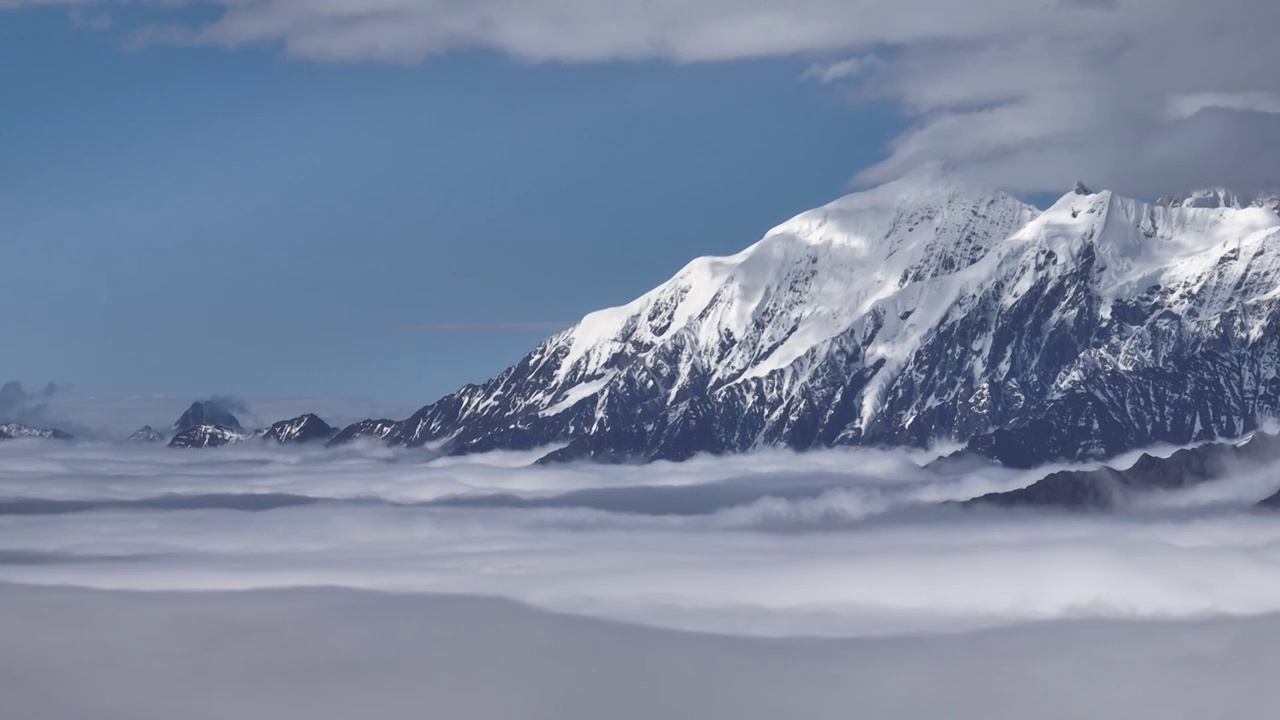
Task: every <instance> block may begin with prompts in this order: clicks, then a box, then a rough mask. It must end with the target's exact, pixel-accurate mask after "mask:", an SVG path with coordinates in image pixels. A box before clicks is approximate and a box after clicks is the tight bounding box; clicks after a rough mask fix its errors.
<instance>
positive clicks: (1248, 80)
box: [0, 0, 1280, 195]
mask: <svg viewBox="0 0 1280 720" xmlns="http://www.w3.org/2000/svg"><path fill="white" fill-rule="evenodd" d="M118 4H119V3H117V2H115V1H114V0H57V1H56V2H49V1H48V0H0V7H5V6H8V7H18V6H24V5H59V6H72V7H76V8H83V7H85V6H94V7H95V8H99V9H100V8H111V7H113V6H116V5H118ZM211 4H213V5H216V6H220V11H218V12H216V13H215V14H214V16H213V19H212V20H206V21H186V22H183V21H182V17H183V16H181V15H175V14H173V13H172V12H171V11H167V10H159V9H158V10H157V11H156V12H154V13H151V14H150V15H149V19H148V20H146V21H144V23H143V25H142V26H141V27H140V28H139V27H135V28H134V29H133V30H132V32H133V33H134V39H135V40H151V41H160V42H180V43H197V44H212V45H221V46H227V47H242V46H246V45H259V44H267V45H274V46H279V47H281V48H283V50H284V52H286V53H287V54H289V55H291V56H294V57H299V58H306V59H310V60H319V61H325V62H357V61H358V62H365V61H373V62H394V63H415V62H422V61H426V60H428V59H430V58H431V57H432V56H435V55H439V54H441V53H446V52H450V51H455V50H467V49H485V50H494V51H498V52H501V53H505V54H509V55H511V56H514V57H516V58H520V59H524V60H529V61H538V62H543V61H556V62H605V61H616V60H625V61H639V60H660V61H671V62H702V61H732V60H740V59H747V58H762V57H775V58H776V57H798V58H810V59H813V60H815V61H816V62H815V64H814V66H813V68H811V70H810V71H809V72H807V73H804V74H805V75H806V76H807V77H809V78H812V79H815V80H819V81H821V82H823V83H827V84H841V85H844V86H845V88H846V91H848V92H849V93H850V94H851V95H852V96H853V97H855V98H861V99H872V100H886V101H889V102H892V103H894V104H896V105H897V106H898V107H899V108H900V109H901V111H902V113H903V114H904V116H905V117H906V118H908V120H909V122H910V127H909V128H908V129H907V130H906V131H905V132H903V133H902V134H901V135H900V136H899V137H898V138H897V139H896V140H895V141H894V142H893V143H892V145H891V146H890V148H888V156H887V158H886V159H885V160H884V162H882V163H880V164H877V165H876V166H874V167H872V168H869V169H866V170H864V171H862V172H861V173H859V174H858V176H857V178H856V181H857V182H859V183H875V182H879V181H882V180H887V179H891V178H893V177H895V176H897V175H900V174H901V173H902V172H904V171H905V170H907V169H909V168H911V167H913V166H915V165H917V164H919V163H921V162H924V161H936V160H945V161H951V162H954V163H956V164H958V165H959V166H961V167H964V168H966V169H968V170H969V171H970V172H972V173H973V174H975V175H978V176H980V177H983V178H986V179H988V180H990V181H992V182H995V183H998V184H1001V185H1004V186H1006V187H1010V188H1013V189H1016V190H1025V191H1034V190H1061V189H1064V188H1068V187H1070V186H1071V184H1072V183H1073V182H1074V181H1075V180H1085V181H1086V182H1088V183H1090V184H1094V185H1098V186H1105V187H1111V188H1113V189H1117V190H1121V191H1124V192H1129V193H1135V194H1145V195H1157V194H1162V193H1169V192H1177V191H1181V190H1186V189H1190V188H1192V187H1199V186H1204V185H1208V184H1226V185H1231V186H1235V187H1237V188H1238V189H1240V190H1242V191H1248V190H1251V189H1255V188H1260V187H1267V186H1276V185H1280V170H1277V168H1280V147H1278V146H1277V145H1276V143H1274V142H1273V141H1272V139H1273V138H1274V137H1276V135H1277V131H1280V114H1278V111H1280V91H1278V90H1277V87H1276V83H1275V81H1274V74H1273V72H1272V69H1273V68H1275V67H1277V66H1278V65H1280V45H1278V44H1277V43H1275V42H1274V37H1275V35H1276V33H1277V31H1278V30H1280V5H1277V4H1275V3H1272V2H1266V1H1264V0H1223V2H1217V3H1204V2H1198V1H1197V0H1056V2H1055V1H1054V0H1043V1H1042V2H1023V1H1022V0H994V1H992V2H986V3H980V4H974V3H955V2H949V1H946V0H895V1H894V2H889V1H887V0H853V1H846V0H795V1H794V2H787V3H779V2H776V1H775V0H696V1H694V2H688V1H686V0H611V1H609V2H598V1H596V0H520V1H519V2H517V1H515V0H214V1H213V2H212V3H211ZM206 17H207V16H206ZM122 32H123V30H122Z"/></svg>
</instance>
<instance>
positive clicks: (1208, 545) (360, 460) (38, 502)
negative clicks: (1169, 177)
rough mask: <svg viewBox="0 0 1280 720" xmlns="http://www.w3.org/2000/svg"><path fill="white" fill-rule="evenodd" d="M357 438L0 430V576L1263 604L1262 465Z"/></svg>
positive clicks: (1005, 607) (748, 600)
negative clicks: (584, 458)
mask: <svg viewBox="0 0 1280 720" xmlns="http://www.w3.org/2000/svg"><path fill="white" fill-rule="evenodd" d="M536 456H537V455H536V454H535V453H507V454H493V455H486V456H478V457H467V458H453V457H438V456H435V455H433V454H432V453H430V452H428V451H404V450H392V449H387V448H382V447H375V446H367V445H365V446H351V447H346V448H338V449H324V448H304V449H299V448H279V447H269V446H265V445H257V444H246V445H241V446H233V447H229V448H221V449H216V450H188V451H182V450H173V449H169V448H164V447H154V446H132V447H130V446H121V445H112V444H95V443H78V444H61V443H50V442H47V441H38V440H31V441H9V442H6V443H4V444H3V445H0V582H9V583H22V584H42V585H74V586H83V587H90V588H98V589H116V590H148V591H159V590H166V591H190V590H250V589H262V588H285V587H298V586H310V587H343V588H353V589H362V590H374V591H393V592H410V593H465V594H477V595H486V596H492V597H499V598H506V599H510V600H514V601H519V602H522V603H528V604H531V605H534V606H536V607H539V608H544V609H548V610H553V611H559V612H568V613H575V614H583V615H591V616H596V617H600V618H608V619H614V620H625V621H632V622H639V623H643V624H647V625H652V626H659V627H665V628H677V629H684V630H698V631H711V632H723V633H732V634H738V635H755V636H778V635H810V636H831V637H841V636H870V635H886V634H897V633H904V632H920V631H934V630H964V629H971V628H975V627H990V626H995V625H1007V624H1012V623H1018V622H1025V621H1036V620H1053V619H1072V618H1112V619H1116V618H1130V619H1133V618H1159V619H1179V618H1182V619H1185V618H1201V617H1214V616H1246V615H1262V614H1266V613H1272V612H1280V572H1278V570H1280V518H1277V517H1276V516H1274V515H1271V514H1268V513H1266V512H1261V511H1256V510H1253V509H1251V507H1250V506H1251V505H1252V504H1253V503H1255V502H1256V501H1257V500H1259V499H1261V498H1263V497H1266V496H1267V495H1270V494H1271V493H1273V492H1274V491H1275V490H1276V488H1277V486H1280V479H1277V478H1276V477H1275V476H1274V474H1273V473H1272V472H1271V469H1270V468H1268V469H1266V470H1262V471H1256V472H1252V473H1248V474H1241V475H1240V476H1238V477H1233V478H1231V479H1228V480H1224V481H1219V482H1215V483H1210V484H1206V485H1203V486H1200V487H1197V488H1193V489H1190V490H1187V491H1181V492H1175V493H1163V494H1160V495H1150V496H1147V497H1146V498H1143V499H1142V500H1141V501H1140V502H1136V503H1134V504H1132V505H1131V506H1128V507H1126V508H1124V509H1122V510H1120V511H1116V512H1111V513H1105V514H1076V513H1069V512H1065V511H1051V510H1043V511H1033V510H1019V511H1011V510H1000V509H966V508H963V507H960V506H958V505H955V504H952V503H951V502H950V501H957V500H964V499H967V498H971V497H975V496H977V495H981V494H983V493H987V492H991V491H994V490H1004V489H1011V488H1015V487H1019V486H1023V485H1026V484H1028V483H1030V482H1032V481H1033V480H1035V479H1036V478H1037V477H1039V476H1040V475H1041V474H1043V473H1042V472H1040V473H1037V472H1021V471H1011V470H1006V469H1002V468H997V467H992V466H986V465H974V464H969V465H966V466H963V467H951V468H947V467H945V466H944V468H943V469H934V468H930V467H926V466H927V464H928V461H929V460H930V459H931V456H929V455H923V454H913V453H904V452H888V451H876V450H863V449H846V450H831V451H824V452H813V453H805V454H796V453H790V452H782V451H769V452H759V453H755V454H751V455H745V456H739V457H733V458H720V459H717V458H698V459H695V460H692V461H689V462H685V463H654V464H649V465H632V466H625V465H624V466H602V465H593V464H570V465H562V466H548V467H544V466H537V465H533V464H531V463H532V461H533V460H534V459H535V458H536Z"/></svg>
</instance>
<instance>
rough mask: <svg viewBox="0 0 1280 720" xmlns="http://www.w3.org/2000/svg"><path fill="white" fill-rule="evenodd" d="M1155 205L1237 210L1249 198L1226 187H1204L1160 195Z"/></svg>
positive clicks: (1246, 204)
mask: <svg viewBox="0 0 1280 720" xmlns="http://www.w3.org/2000/svg"><path fill="white" fill-rule="evenodd" d="M1156 205H1158V206H1160V207H1167V208H1232V209H1236V210H1239V209H1240V208H1244V207H1247V206H1248V205H1249V199H1248V198H1245V197H1242V196H1240V195H1237V194H1236V193H1234V192H1232V191H1230V190H1228V189H1226V188H1221V187H1217V188H1205V189H1202V190H1193V191H1191V192H1188V193H1183V194H1181V195H1172V196H1166V197H1162V198H1160V199H1159V200H1157V201H1156Z"/></svg>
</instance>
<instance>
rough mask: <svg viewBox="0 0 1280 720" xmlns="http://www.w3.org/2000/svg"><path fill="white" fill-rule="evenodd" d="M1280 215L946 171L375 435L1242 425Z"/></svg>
mask: <svg viewBox="0 0 1280 720" xmlns="http://www.w3.org/2000/svg"><path fill="white" fill-rule="evenodd" d="M1275 206H1276V203H1275V202H1274V201H1272V200H1264V201H1258V202H1250V201H1247V200H1242V199H1240V198H1238V197H1237V196H1235V195H1232V194H1231V193H1228V192H1226V191H1222V190H1215V191H1207V192H1201V193H1192V194H1189V195H1186V196H1183V197H1180V198H1176V199H1171V200H1164V201H1161V202H1159V203H1156V204H1146V203H1143V202H1139V201H1136V200H1130V199H1126V198H1122V197H1119V196H1116V195H1113V194H1112V193H1110V192H1100V193H1093V192H1090V191H1088V190H1087V189H1085V188H1084V187H1078V188H1077V189H1076V190H1075V191H1073V192H1071V193H1069V194H1068V195H1066V196H1065V197H1063V198H1062V199H1061V200H1059V201H1058V202H1057V203H1056V204H1054V205H1053V206H1052V207H1051V208H1049V209H1048V210H1047V211H1045V212H1043V213H1040V212H1038V211H1036V210H1035V209H1034V208H1032V207H1030V206H1028V205H1025V204H1023V203H1021V202H1019V201H1018V200H1016V199H1014V198H1012V197H1009V196H1008V195H1005V194H1003V193H1000V192H997V191H993V190H989V189H986V188H983V187H982V186H980V185H976V184H973V183H971V182H968V181H966V180H963V179H960V178H957V177H954V176H953V175H950V174H948V173H946V172H944V171H941V170H939V169H936V168H930V169H927V170H925V171H922V172H919V173H916V174H914V175H912V176H909V177H907V178H905V179H902V180H899V181H897V182H894V183H890V184H888V185H885V186H882V187H879V188H875V189H873V190H869V191H866V192H862V193H857V194H853V195H849V196H847V197H844V198H841V199H839V200H837V201H835V202H833V203H831V204H829V205H826V206H824V207H821V208H818V209H816V210H812V211H810V212H806V213H803V214H801V215H799V216H797V217H795V218H793V219H791V220H789V221H788V222H786V223H784V224H782V225H780V226H778V227H776V228H774V229H773V230H771V231H770V232H769V233H768V234H766V235H765V237H764V239H762V240H760V241H759V242H757V243H756V244H755V245H752V246H751V247H749V248H747V249H746V250H743V251H742V252H740V253H738V254H737V255H733V256H730V257H709V258H699V259H697V260H694V261H693V262H691V263H690V264H689V265H687V266H686V267H685V268H684V269H683V270H681V271H680V272H679V273H677V274H676V275H675V277H673V278H672V279H671V280H669V281H667V282H666V283H664V284H663V285H661V286H659V287H657V288H655V289H654V290H653V291H651V292H649V293H647V294H646V295H644V296H642V297H640V298H638V299H637V300H635V301H634V302H632V303H630V304H628V305H625V306H622V307H617V308H611V309H608V310H602V311H600V312H596V313H592V314H591V315H588V316H587V317H585V318H583V320H582V321H581V322H580V323H578V325H576V326H574V327H573V328H570V329H569V330H567V331H565V332H563V333H561V334H559V335H557V336H555V337H552V338H550V339H548V340H546V341H545V342H543V343H542V344H541V345H539V346H538V347H537V348H535V349H534V350H533V352H532V353H530V354H529V355H528V356H527V357H526V358H524V359H523V360H522V361H521V362H520V363H518V364H517V365H515V366H513V367H511V368H509V369H508V370H506V371H505V372H503V373H502V374H500V375H498V376H497V377H495V378H493V379H491V380H489V381H488V382H486V383H484V384H483V385H478V386H477V385H469V386H467V387H464V388H462V389H461V390H459V391H458V392H456V393H454V394H452V395H449V396H447V397H445V398H443V399H441V400H440V401H438V402H436V403H434V404H432V405H429V406H427V407H425V408H423V409H422V410H420V411H419V412H418V413H416V414H415V415H414V416H413V417H411V418H409V419H408V420H405V421H402V422H398V423H395V424H394V427H390V428H389V429H388V428H387V427H384V426H383V425H384V424H382V423H378V424H373V425H370V426H369V427H370V428H374V429H377V430H378V432H376V433H373V435H374V436H377V437H383V438H385V440H386V441H387V442H391V443H396V444H404V445H410V446H416V445H423V444H433V445H436V444H438V445H440V446H441V447H443V448H445V449H447V450H450V451H453V452H471V451H478V450H491V449H501V448H508V449H527V448H534V447H543V446H559V447H561V449H560V450H558V451H556V452H555V453H554V454H553V455H552V456H550V458H551V459H567V458H575V457H593V458H597V459H606V460H622V459H653V458H671V459H678V458H684V457H688V456H690V455H692V454H695V453H698V452H715V453H723V452H733V451H742V450H748V449H751V448H753V447H757V446H761V445H786V446H791V447H796V448H808V447H815V446H826V445H833V444H890V445H911V446H922V445H929V444H932V443H936V442H939V441H960V442H965V441H970V442H971V446H972V447H973V448H974V449H976V450H978V451H981V452H985V453H987V454H990V455H993V456H995V457H997V458H999V459H1001V460H1003V461H1004V462H1007V463H1010V464H1018V465H1027V464H1035V463H1039V462H1044V461H1047V460H1053V459H1058V458H1083V457H1090V456H1099V455H1106V454H1110V453H1114V452H1118V451H1121V450H1125V449H1129V448H1132V447H1137V446H1140V445H1144V444H1149V443H1152V442H1158V441H1163V442H1178V443H1182V442H1189V441H1192V440H1200V439H1209V438H1212V437H1217V436H1234V435H1238V434H1241V433H1242V432H1245V431H1247V430H1250V429H1253V428H1254V427H1256V425H1257V422H1258V421H1259V419H1260V418H1263V417H1268V416H1271V415H1274V414H1275V412H1276V408H1277V405H1280V381H1278V380H1277V379H1276V377H1275V366H1276V357H1277V343H1278V342H1280V333H1278V332H1277V330H1278V329H1280V328H1278V327H1277V320H1276V316H1277V313H1276V309H1277V307H1278V305H1277V303H1278V302H1280V252H1278V250H1280V217H1277V215H1276V212H1275ZM371 432H372V430H371ZM362 434H364V433H363V432H362V428H359V427H357V426H353V427H352V428H348V429H347V430H346V431H344V432H343V433H342V434H341V435H340V436H339V437H340V438H341V439H343V440H347V439H351V438H353V437H359V436H361V435H362Z"/></svg>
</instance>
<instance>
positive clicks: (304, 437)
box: [260, 413, 337, 445]
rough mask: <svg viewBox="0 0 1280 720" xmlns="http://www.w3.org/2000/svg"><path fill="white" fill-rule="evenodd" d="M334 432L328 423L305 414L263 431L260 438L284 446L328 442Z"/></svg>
mask: <svg viewBox="0 0 1280 720" xmlns="http://www.w3.org/2000/svg"><path fill="white" fill-rule="evenodd" d="M336 432H337V430H336V429H335V428H333V427H332V426H330V425H329V423H327V422H325V421H324V420H321V419H320V418H319V417H318V416H316V415H313V414H311V413H307V414H306V415H300V416H298V417H296V418H293V419H292V420H281V421H280V422H278V423H275V424H274V425H272V426H271V427H269V428H267V429H266V430H263V431H262V433H261V435H260V437H262V438H263V439H265V440H274V441H275V442H277V443H279V444H281V445H285V444H291V443H306V442H314V441H317V440H328V439H329V438H331V437H333V434H334V433H336Z"/></svg>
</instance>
